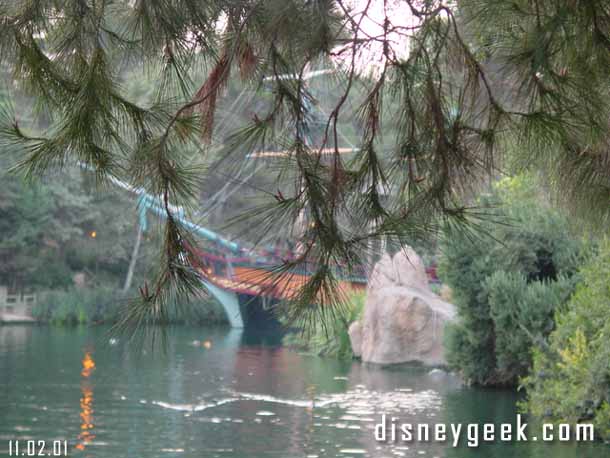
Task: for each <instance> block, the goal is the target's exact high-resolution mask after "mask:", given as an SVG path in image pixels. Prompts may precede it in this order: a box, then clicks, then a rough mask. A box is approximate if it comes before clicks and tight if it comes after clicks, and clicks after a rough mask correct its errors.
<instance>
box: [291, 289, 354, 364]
mask: <svg viewBox="0 0 610 458" xmlns="http://www.w3.org/2000/svg"><path fill="white" fill-rule="evenodd" d="M365 300H366V292H365V291H354V292H352V293H351V294H350V297H349V300H348V306H347V311H346V313H345V314H343V315H341V316H340V315H336V316H335V317H334V319H332V320H328V322H326V326H323V325H322V323H321V322H316V323H313V325H312V326H311V328H310V329H309V330H308V331H309V332H307V333H303V334H300V333H299V334H289V335H287V336H286V337H285V339H284V343H286V344H288V345H295V346H298V347H300V348H302V349H304V350H306V351H307V352H310V353H314V354H316V355H319V356H332V357H335V358H352V357H353V352H352V345H351V342H350V339H349V334H348V329H349V326H350V324H352V323H353V322H354V321H357V320H359V319H360V318H361V316H362V312H363V310H364V302H365Z"/></svg>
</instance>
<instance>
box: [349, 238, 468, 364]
mask: <svg viewBox="0 0 610 458" xmlns="http://www.w3.org/2000/svg"><path fill="white" fill-rule="evenodd" d="M455 316H456V311H455V307H454V306H453V305H452V304H450V303H448V302H445V301H443V300H442V299H441V298H440V297H438V296H437V295H436V294H434V293H433V292H432V291H431V290H430V287H429V285H428V277H427V275H426V269H425V267H424V264H423V262H422V260H421V258H420V257H419V256H418V255H417V253H415V251H413V250H412V249H411V248H408V247H407V248H406V249H405V250H403V251H400V252H398V253H396V255H394V257H393V258H392V257H390V256H389V255H387V254H386V255H384V256H383V258H381V260H380V261H379V262H378V263H377V264H376V265H375V268H374V269H373V273H372V275H371V278H370V280H369V284H368V288H367V298H366V303H365V306H364V313H363V318H362V320H361V322H356V323H354V324H352V326H350V329H349V335H350V339H351V344H352V349H353V351H354V354H355V355H356V356H361V358H362V360H363V361H365V362H371V363H377V364H397V363H405V362H416V361H417V362H421V363H423V364H426V365H433V366H438V365H444V364H446V360H445V358H444V355H443V345H442V340H443V330H444V327H445V325H446V324H447V322H449V321H453V320H454V319H455Z"/></svg>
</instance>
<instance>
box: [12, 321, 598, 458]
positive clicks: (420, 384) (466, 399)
mask: <svg viewBox="0 0 610 458" xmlns="http://www.w3.org/2000/svg"><path fill="white" fill-rule="evenodd" d="M105 332H106V330H105V329H101V328H92V329H85V328H69V329H61V328H60V329H57V328H46V327H13V326H11V327H9V326H4V327H0V456H3V455H4V454H5V453H6V452H7V451H8V440H11V439H36V440H43V439H44V440H59V439H61V440H68V442H69V444H70V449H71V451H72V455H73V456H75V457H78V456H83V457H101V458H106V457H108V458H110V457H112V458H114V457H128V458H140V457H144V456H146V457H147V458H148V457H151V458H158V457H197V458H199V457H204V458H208V457H219V458H221V457H227V458H242V457H248V458H250V457H252V458H259V457H260V458H263V457H265V458H266V457H278V458H280V457H281V458H292V457H299V458H301V457H309V458H314V457H319V458H323V457H341V458H346V457H360V456H367V457H374V458H382V457H422V456H423V457H430V458H433V457H439V458H440V457H443V458H466V457H471V456H481V457H485V458H543V457H544V458H546V457H548V456H549V455H553V456H554V458H593V457H595V458H597V457H602V456H607V452H608V449H607V448H606V447H605V446H603V445H599V444H598V445H595V446H590V445H582V444H581V445H576V444H555V445H544V444H542V443H538V444H536V443H531V442H530V443H520V444H516V443H511V444H500V443H496V444H487V445H484V446H481V447H480V448H479V449H478V450H473V449H468V448H465V447H458V448H452V447H451V446H450V445H449V444H438V443H436V444H435V443H426V444H422V443H401V442H396V443H378V442H376V441H375V439H374V427H375V425H376V424H377V423H378V422H379V421H380V418H381V414H383V413H385V414H387V415H388V416H391V417H396V418H398V419H399V421H400V422H408V423H414V424H417V423H430V424H433V423H440V422H444V423H450V422H454V423H455V422H461V423H468V422H478V423H490V422H494V423H501V422H514V418H515V407H514V403H515V401H516V397H515V395H514V394H513V393H510V392H506V391H493V390H477V389H471V388H467V387H464V386H462V385H461V384H460V383H459V381H457V380H456V379H454V378H452V377H445V376H438V375H436V376H431V375H430V374H429V373H428V371H426V370H425V369H422V368H413V367H410V368H409V367H393V368H386V369H380V368H378V367H371V366H366V365H362V364H360V363H357V362H352V361H347V362H342V361H335V360H330V359H322V358H316V357H311V356H303V355H299V354H297V353H295V352H293V351H290V350H288V349H286V348H282V347H279V346H278V345H277V339H274V337H273V336H263V337H262V338H257V336H256V335H255V334H248V335H243V334H242V333H241V332H239V331H235V330H226V329H202V328H186V327H184V328H176V329H173V330H172V332H171V334H170V336H169V343H168V348H167V352H165V353H164V352H158V353H155V354H150V353H148V354H142V355H138V356H137V357H135V356H134V354H133V352H130V351H127V349H126V348H125V347H124V346H123V342H121V341H120V340H119V341H116V340H113V341H111V342H109V340H108V336H107V335H106V334H105ZM94 404H95V412H94ZM94 425H95V426H94Z"/></svg>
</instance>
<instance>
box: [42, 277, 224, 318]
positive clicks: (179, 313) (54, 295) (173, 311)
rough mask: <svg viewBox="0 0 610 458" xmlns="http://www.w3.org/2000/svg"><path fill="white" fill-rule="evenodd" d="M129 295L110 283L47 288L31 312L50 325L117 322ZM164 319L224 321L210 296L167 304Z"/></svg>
mask: <svg viewBox="0 0 610 458" xmlns="http://www.w3.org/2000/svg"><path fill="white" fill-rule="evenodd" d="M129 299H130V296H129V294H126V293H123V292H122V291H119V290H116V289H113V288H111V287H109V286H100V287H89V288H70V289H67V290H50V291H46V292H44V293H41V294H40V295H39V299H38V302H37V304H36V306H35V307H34V309H33V315H34V317H35V318H36V319H38V320H39V321H42V322H45V323H50V324H53V325H76V324H87V325H92V324H110V323H118V322H119V321H120V320H121V319H122V316H123V315H122V314H123V313H124V312H125V306H126V304H127V303H128V301H129ZM166 320H167V321H166V323H165V324H170V323H171V324H182V323H190V324H208V325H213V324H223V325H224V324H226V323H227V318H226V316H225V312H224V310H223V308H222V306H221V305H220V304H219V303H218V302H217V301H215V300H213V299H212V298H209V297H201V298H198V299H196V298H194V299H192V300H191V302H190V303H189V304H183V306H182V307H180V308H178V307H172V308H170V310H169V313H168V316H167V317H166ZM159 324H163V323H159Z"/></svg>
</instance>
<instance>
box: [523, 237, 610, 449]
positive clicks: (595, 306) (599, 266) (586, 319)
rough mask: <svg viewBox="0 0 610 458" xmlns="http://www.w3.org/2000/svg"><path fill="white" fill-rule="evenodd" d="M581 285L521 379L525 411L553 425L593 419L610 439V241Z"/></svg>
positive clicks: (585, 270)
mask: <svg viewBox="0 0 610 458" xmlns="http://www.w3.org/2000/svg"><path fill="white" fill-rule="evenodd" d="M582 278H583V282H582V283H581V284H579V285H578V287H577V289H576V293H575V294H574V296H573V297H572V298H571V300H570V301H569V302H568V304H567V306H566V308H565V309H562V310H560V311H559V312H558V313H557V328H556V329H555V330H554V331H553V333H552V334H551V336H550V339H549V344H548V346H541V347H539V348H538V349H536V351H535V353H534V367H533V370H532V374H531V375H530V376H528V377H527V378H526V379H524V386H525V387H526V388H527V392H528V397H527V402H526V407H527V408H528V409H529V410H530V411H531V412H532V413H533V414H535V415H537V416H544V417H547V419H550V420H553V421H557V422H567V423H576V422H579V421H592V422H594V423H595V424H596V431H597V433H598V434H599V435H600V436H602V437H604V438H605V439H606V440H610V243H609V242H606V243H605V244H604V245H603V246H602V248H601V250H600V254H599V255H598V256H596V257H595V258H594V259H593V260H592V261H590V262H589V263H588V264H587V265H586V266H585V267H584V268H583V269H582Z"/></svg>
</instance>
